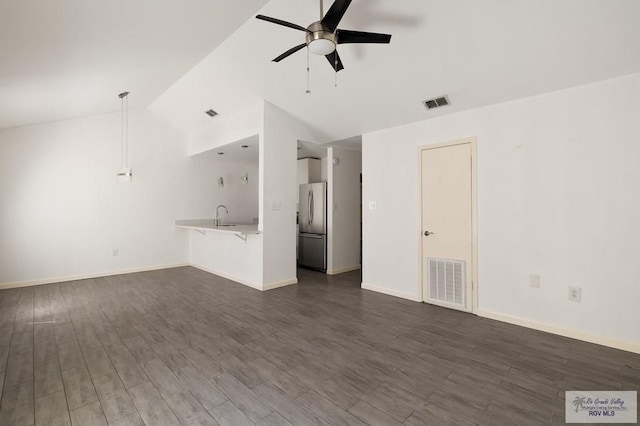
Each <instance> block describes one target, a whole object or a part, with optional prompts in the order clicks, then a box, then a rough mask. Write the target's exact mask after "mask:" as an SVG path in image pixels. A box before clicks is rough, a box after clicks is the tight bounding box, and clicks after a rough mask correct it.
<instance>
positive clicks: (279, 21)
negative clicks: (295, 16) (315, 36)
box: [256, 15, 309, 33]
mask: <svg viewBox="0 0 640 426" xmlns="http://www.w3.org/2000/svg"><path fill="white" fill-rule="evenodd" d="M256 19H261V20H263V21H267V22H271V23H273V24H278V25H282V26H285V27H289V28H293V29H294V30H300V31H304V32H305V33H306V32H309V30H308V29H306V28H305V27H302V26H300V25H296V24H292V23H291V22H287V21H283V20H282V19H277V18H272V17H270V16H264V15H258V16H256Z"/></svg>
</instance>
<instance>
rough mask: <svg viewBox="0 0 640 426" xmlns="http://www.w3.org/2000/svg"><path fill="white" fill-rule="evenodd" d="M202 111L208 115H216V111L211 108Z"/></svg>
mask: <svg viewBox="0 0 640 426" xmlns="http://www.w3.org/2000/svg"><path fill="white" fill-rule="evenodd" d="M204 113H205V114H207V115H208V116H209V117H215V116H216V115H218V113H217V112H215V111H214V110H212V109H210V110H208V111H205V112H204Z"/></svg>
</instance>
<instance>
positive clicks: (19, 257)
mask: <svg viewBox="0 0 640 426" xmlns="http://www.w3.org/2000/svg"><path fill="white" fill-rule="evenodd" d="M120 125H121V124H120V115H119V114H108V115H100V116H94V117H89V118H80V119H73V120H65V121H59V122H54V123H48V124H41V125H35V126H26V127H18V128H12V129H4V130H0V284H2V283H4V284H12V283H20V282H30V281H48V280H53V281H55V280H57V279H59V278H65V277H75V276H86V275H100V274H105V273H110V272H114V271H122V270H128V269H135V268H148V267H155V266H165V265H172V264H176V263H184V262H186V261H187V240H186V235H185V234H184V232H183V231H182V230H177V229H176V228H175V227H174V220H175V219H176V218H178V217H182V216H185V214H186V213H187V212H188V205H189V203H188V202H187V200H188V198H189V197H190V194H189V192H188V191H187V190H186V189H187V188H188V184H187V183H188V171H189V169H188V166H189V164H188V160H187V156H186V136H184V135H183V134H181V133H179V132H177V131H176V130H174V129H173V128H171V127H170V126H168V125H167V124H166V123H165V122H164V121H162V120H161V119H159V118H158V117H156V116H154V115H153V114H152V113H150V112H148V111H144V110H136V111H130V115H129V140H130V155H129V158H130V165H131V167H133V181H132V182H131V183H120V182H118V181H117V178H116V171H117V170H118V169H119V168H120ZM113 249H118V251H119V254H118V256H113Z"/></svg>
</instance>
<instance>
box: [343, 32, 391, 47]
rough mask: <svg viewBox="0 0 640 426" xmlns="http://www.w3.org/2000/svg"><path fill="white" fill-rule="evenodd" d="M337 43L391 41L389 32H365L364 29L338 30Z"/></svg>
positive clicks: (385, 42) (384, 42) (383, 42)
mask: <svg viewBox="0 0 640 426" xmlns="http://www.w3.org/2000/svg"><path fill="white" fill-rule="evenodd" d="M336 35H337V36H338V44H344V43H382V44H387V43H389V42H391V34H380V33H366V32H364V31H351V30H338V31H337V32H336Z"/></svg>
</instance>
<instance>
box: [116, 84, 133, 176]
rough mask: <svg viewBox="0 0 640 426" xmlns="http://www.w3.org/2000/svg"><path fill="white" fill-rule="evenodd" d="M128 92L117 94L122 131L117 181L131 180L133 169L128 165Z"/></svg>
mask: <svg viewBox="0 0 640 426" xmlns="http://www.w3.org/2000/svg"><path fill="white" fill-rule="evenodd" d="M128 95H129V92H122V93H120V94H119V95H118V97H119V98H120V101H121V103H122V108H121V119H122V132H121V156H122V168H121V169H120V170H118V174H117V176H118V181H120V182H131V179H132V177H133V170H132V169H131V168H130V167H129V101H128V100H127V96H128Z"/></svg>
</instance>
